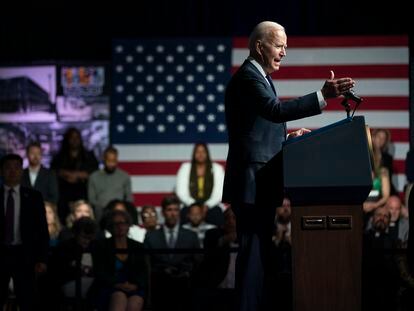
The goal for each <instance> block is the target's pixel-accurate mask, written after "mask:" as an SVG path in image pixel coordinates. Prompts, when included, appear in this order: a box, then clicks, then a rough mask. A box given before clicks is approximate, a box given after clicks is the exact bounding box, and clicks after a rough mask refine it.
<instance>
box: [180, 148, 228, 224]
mask: <svg viewBox="0 0 414 311" xmlns="http://www.w3.org/2000/svg"><path fill="white" fill-rule="evenodd" d="M223 181H224V169H223V167H222V166H221V165H220V164H218V163H215V162H212V160H211V158H210V153H209V150H208V148H207V145H206V144H205V143H197V144H195V146H194V150H193V155H192V159H191V162H186V163H183V164H182V165H181V166H180V168H179V170H178V172H177V181H176V194H177V196H178V198H179V199H180V201H181V202H182V203H183V204H184V205H185V207H184V209H183V211H182V214H181V219H182V220H185V218H186V215H187V208H188V207H189V206H190V205H191V204H193V203H195V202H202V203H203V204H204V211H205V213H206V214H207V216H206V221H207V222H208V223H212V224H215V225H222V224H223V220H224V218H223V210H224V206H223V205H222V204H221V197H222V192H223Z"/></svg>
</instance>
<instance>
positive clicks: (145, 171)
mask: <svg viewBox="0 0 414 311" xmlns="http://www.w3.org/2000/svg"><path fill="white" fill-rule="evenodd" d="M181 163H182V162H178V161H174V162H173V161H171V162H168V161H159V162H147V161H145V162H120V163H119V164H118V165H119V167H120V168H121V169H123V170H125V171H127V172H128V173H129V174H130V175H175V174H177V171H178V169H179V168H180V165H181Z"/></svg>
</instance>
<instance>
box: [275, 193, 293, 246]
mask: <svg viewBox="0 0 414 311" xmlns="http://www.w3.org/2000/svg"><path fill="white" fill-rule="evenodd" d="M290 214H291V206H290V200H289V199H288V198H284V199H283V203H282V206H281V207H278V208H277V209H276V218H275V225H276V228H275V229H276V230H275V234H274V235H273V238H272V240H273V242H274V243H275V245H276V246H279V245H280V244H281V243H282V244H283V243H287V244H288V245H289V246H290V245H291V235H290V233H291V229H290V227H291V223H290Z"/></svg>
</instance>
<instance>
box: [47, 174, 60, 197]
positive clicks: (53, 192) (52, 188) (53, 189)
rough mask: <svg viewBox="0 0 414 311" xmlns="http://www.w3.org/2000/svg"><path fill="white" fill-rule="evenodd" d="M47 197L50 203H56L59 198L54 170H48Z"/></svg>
mask: <svg viewBox="0 0 414 311" xmlns="http://www.w3.org/2000/svg"><path fill="white" fill-rule="evenodd" d="M48 184H49V197H50V200H51V201H52V203H54V204H57V202H58V199H59V189H58V182H57V178H56V174H55V172H54V171H49V183H48Z"/></svg>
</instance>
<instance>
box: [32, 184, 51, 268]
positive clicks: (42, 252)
mask: <svg viewBox="0 0 414 311" xmlns="http://www.w3.org/2000/svg"><path fill="white" fill-rule="evenodd" d="M32 193H33V203H34V204H33V208H35V209H36V214H37V215H36V217H34V219H33V220H34V221H36V222H37V223H36V226H35V229H36V230H37V232H36V233H37V243H36V244H37V247H35V248H34V251H35V252H36V257H35V260H36V262H43V263H46V262H47V258H48V252H49V230H48V227H47V221H46V212H45V205H44V202H43V198H42V195H41V194H40V192H37V191H33V192H32Z"/></svg>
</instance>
